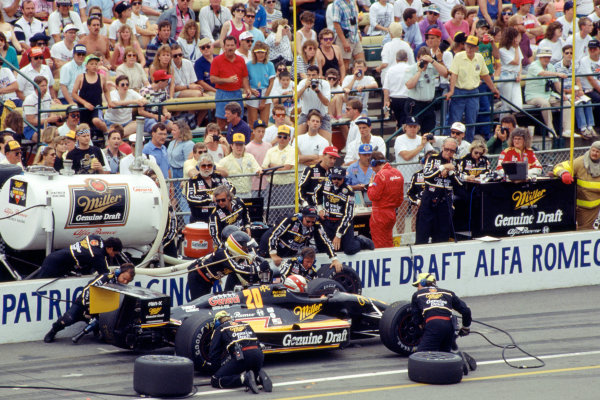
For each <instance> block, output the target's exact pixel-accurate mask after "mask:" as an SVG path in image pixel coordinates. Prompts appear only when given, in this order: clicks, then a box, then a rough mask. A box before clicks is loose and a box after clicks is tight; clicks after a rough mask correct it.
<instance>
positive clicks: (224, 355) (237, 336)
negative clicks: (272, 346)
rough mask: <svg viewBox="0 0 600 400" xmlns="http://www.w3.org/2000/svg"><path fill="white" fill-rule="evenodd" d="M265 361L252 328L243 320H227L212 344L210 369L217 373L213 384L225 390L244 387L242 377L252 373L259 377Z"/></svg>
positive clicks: (220, 326) (215, 334) (211, 380)
mask: <svg viewBox="0 0 600 400" xmlns="http://www.w3.org/2000/svg"><path fill="white" fill-rule="evenodd" d="M264 358H265V357H264V355H263V352H262V350H261V348H260V343H259V341H258V338H257V337H256V334H255V333H254V331H253V330H252V328H251V327H250V325H248V324H247V323H245V322H241V321H240V322H235V321H226V322H224V323H222V324H221V325H219V326H218V327H217V328H216V329H215V331H214V333H213V336H212V338H211V341H210V349H209V360H208V363H207V366H208V367H211V368H212V369H213V371H214V370H216V372H215V373H214V374H213V375H212V377H211V379H210V383H211V385H212V386H213V387H215V388H222V389H223V388H236V387H240V386H244V385H243V382H242V379H241V374H242V373H243V372H244V371H249V370H252V371H253V372H254V374H255V376H258V372H259V371H260V369H261V368H262V366H263V362H264Z"/></svg>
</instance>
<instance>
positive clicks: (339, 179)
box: [331, 177, 344, 181]
mask: <svg viewBox="0 0 600 400" xmlns="http://www.w3.org/2000/svg"><path fill="white" fill-rule="evenodd" d="M331 180H332V181H343V180H344V178H340V177H335V178H334V177H332V178H331Z"/></svg>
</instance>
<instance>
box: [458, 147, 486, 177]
mask: <svg viewBox="0 0 600 400" xmlns="http://www.w3.org/2000/svg"><path fill="white" fill-rule="evenodd" d="M457 168H458V173H459V174H460V176H461V178H462V179H467V176H479V175H481V174H485V173H487V172H489V171H490V160H489V159H488V158H487V157H486V156H480V157H479V160H475V159H474V158H473V156H471V153H469V154H465V156H464V157H463V158H461V159H460V160H458V165H457Z"/></svg>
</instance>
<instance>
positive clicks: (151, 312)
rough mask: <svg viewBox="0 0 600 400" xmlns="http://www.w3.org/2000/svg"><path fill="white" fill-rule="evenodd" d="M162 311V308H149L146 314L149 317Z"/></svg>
mask: <svg viewBox="0 0 600 400" xmlns="http://www.w3.org/2000/svg"><path fill="white" fill-rule="evenodd" d="M161 310H162V307H151V308H149V309H148V314H150V315H158V313H159V312H160V311H161Z"/></svg>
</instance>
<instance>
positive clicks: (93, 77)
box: [71, 54, 114, 132]
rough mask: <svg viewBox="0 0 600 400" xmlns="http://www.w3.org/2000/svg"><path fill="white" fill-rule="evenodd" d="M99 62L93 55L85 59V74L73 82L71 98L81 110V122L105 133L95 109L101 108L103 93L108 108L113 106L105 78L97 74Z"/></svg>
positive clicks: (103, 123) (104, 126)
mask: <svg viewBox="0 0 600 400" xmlns="http://www.w3.org/2000/svg"><path fill="white" fill-rule="evenodd" d="M99 61H100V58H99V57H97V56H96V55H93V54H91V55H89V56H87V57H86V58H85V72H84V73H83V74H81V75H79V76H78V77H77V79H76V80H75V84H74V85H73V90H72V91H71V96H72V97H73V99H74V100H75V101H76V102H77V105H78V106H79V108H80V109H81V111H80V112H79V114H80V120H81V122H82V123H85V124H88V125H90V126H92V125H93V126H94V127H95V128H96V129H98V130H100V131H102V132H106V123H105V122H104V121H103V119H102V117H101V111H100V109H96V107H102V94H103V93H104V96H105V97H106V102H107V103H108V107H109V108H112V107H113V106H114V105H113V103H112V100H111V97H110V92H109V87H108V85H107V84H106V78H105V77H104V76H103V75H101V74H99V73H98V62H99Z"/></svg>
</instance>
